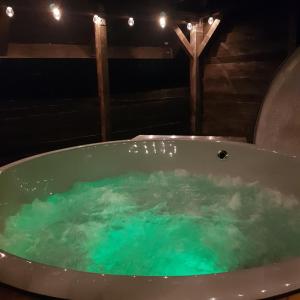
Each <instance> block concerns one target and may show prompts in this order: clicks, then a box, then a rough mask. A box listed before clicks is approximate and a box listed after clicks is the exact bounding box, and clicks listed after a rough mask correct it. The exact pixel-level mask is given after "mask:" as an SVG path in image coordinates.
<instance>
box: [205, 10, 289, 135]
mask: <svg viewBox="0 0 300 300" xmlns="http://www.w3.org/2000/svg"><path fill="white" fill-rule="evenodd" d="M220 27H221V28H220V31H219V33H218V34H217V36H216V37H215V39H214V40H213V42H212V45H211V47H210V49H209V50H208V53H207V54H206V62H205V70H204V103H203V125H202V134H204V135H220V136H223V135H224V136H226V135H227V136H245V137H247V139H248V140H249V141H252V138H253V133H254V127H255V123H256V119H257V115H258V112H259V109H260V106H261V104H262V100H263V99H264V96H265V94H266V92H267V90H268V87H269V85H270V83H271V81H272V79H273V77H274V75H275V74H276V71H277V70H278V68H279V66H280V64H281V63H282V61H283V60H284V58H285V57H286V55H287V47H288V20H287V18H286V16H284V15H282V13H281V12H278V13H277V14H275V15H272V14H263V13H261V14H260V15H255V14H254V15H251V13H250V15H249V16H240V17H236V16H232V21H231V22H230V19H225V20H224V22H222V24H221V26H220Z"/></svg>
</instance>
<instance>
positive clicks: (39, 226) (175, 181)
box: [0, 170, 300, 276]
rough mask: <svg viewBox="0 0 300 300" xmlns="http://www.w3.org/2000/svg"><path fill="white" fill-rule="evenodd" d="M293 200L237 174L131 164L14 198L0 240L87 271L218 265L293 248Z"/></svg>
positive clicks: (299, 221)
mask: <svg viewBox="0 0 300 300" xmlns="http://www.w3.org/2000/svg"><path fill="white" fill-rule="evenodd" d="M299 205H300V204H299V201H298V200H296V199H295V198H294V197H287V196H283V195H281V194H280V193H279V192H276V191H272V190H263V189H261V188H259V186H258V185H257V184H244V183H242V182H241V180H239V179H238V178H229V177H226V178H223V179H222V180H221V179H216V178H212V177H206V176H199V175H198V176H195V175H191V174H188V173H187V172H186V171H183V170H177V171H174V172H154V173H151V174H146V173H130V174H126V175H124V176H119V177H114V178H108V179H102V180H98V181H96V182H85V183H76V184H75V185H74V186H73V187H72V188H71V189H70V190H69V191H67V192H65V193H61V194H54V195H51V196H49V197H48V198H47V199H35V200H34V201H33V202H32V203H31V204H26V205H23V206H22V207H21V208H20V210H19V212H18V213H17V214H16V215H14V216H11V217H9V218H8V219H7V221H6V226H5V230H4V232H3V233H2V234H1V235H0V248H2V249H4V250H6V251H7V252H10V253H12V254H15V255H17V256H21V257H23V258H26V259H29V260H33V261H36V262H41V263H45V264H49V265H54V266H59V267H63V268H72V269H76V270H82V271H90V272H96V273H106V274H123V275H155V276H156V275H160V276H173V275H195V274H210V273H217V272H226V271H232V270H236V269H240V268H248V267H253V266H259V265H264V264H268V263H272V262H276V261H280V260H282V259H286V258H289V257H294V256H298V255H300V234H299V233H300V231H299V228H300V217H299Z"/></svg>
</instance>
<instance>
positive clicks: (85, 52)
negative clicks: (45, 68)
mask: <svg viewBox="0 0 300 300" xmlns="http://www.w3.org/2000/svg"><path fill="white" fill-rule="evenodd" d="M93 52H94V51H93V50H92V48H91V47H89V46H86V45H64V44H15V43H10V44H9V45H8V51H7V57H8V58H66V59H68V58H92V57H95V54H94V53H93Z"/></svg>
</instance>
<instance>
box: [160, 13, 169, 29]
mask: <svg viewBox="0 0 300 300" xmlns="http://www.w3.org/2000/svg"><path fill="white" fill-rule="evenodd" d="M159 25H160V27H161V28H163V29H164V28H165V27H166V25H167V16H166V14H165V13H164V12H162V13H161V14H160V17H159Z"/></svg>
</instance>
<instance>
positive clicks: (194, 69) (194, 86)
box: [174, 19, 220, 135]
mask: <svg viewBox="0 0 300 300" xmlns="http://www.w3.org/2000/svg"><path fill="white" fill-rule="evenodd" d="M219 23H220V20H219V19H216V20H215V21H214V23H213V24H212V25H211V27H210V29H209V30H208V32H207V33H206V34H205V35H204V24H203V20H200V22H199V23H197V24H195V25H193V28H192V30H191V32H190V42H189V41H188V40H187V38H186V37H185V35H184V33H183V32H182V31H181V29H180V28H179V27H178V26H174V31H175V33H176V35H177V37H178V39H179V42H180V44H181V46H182V47H183V49H184V51H185V52H186V53H187V54H188V56H189V57H190V126H191V134H194V135H196V134H201V114H202V111H201V106H202V101H201V99H202V74H203V68H202V67H200V66H199V57H200V55H201V54H202V53H203V51H204V49H205V47H206V45H207V44H208V42H209V40H210V39H211V37H212V35H213V34H214V32H215V30H216V29H217V27H218V25H219Z"/></svg>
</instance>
